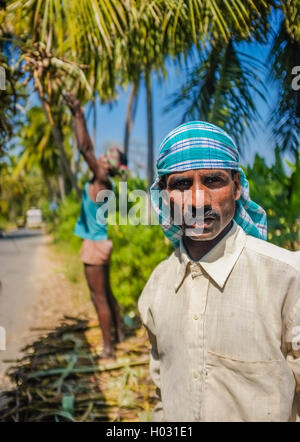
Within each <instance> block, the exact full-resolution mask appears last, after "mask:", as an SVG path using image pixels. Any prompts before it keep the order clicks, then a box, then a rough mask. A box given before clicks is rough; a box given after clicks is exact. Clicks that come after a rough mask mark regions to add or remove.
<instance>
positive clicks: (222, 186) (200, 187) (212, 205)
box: [166, 169, 241, 241]
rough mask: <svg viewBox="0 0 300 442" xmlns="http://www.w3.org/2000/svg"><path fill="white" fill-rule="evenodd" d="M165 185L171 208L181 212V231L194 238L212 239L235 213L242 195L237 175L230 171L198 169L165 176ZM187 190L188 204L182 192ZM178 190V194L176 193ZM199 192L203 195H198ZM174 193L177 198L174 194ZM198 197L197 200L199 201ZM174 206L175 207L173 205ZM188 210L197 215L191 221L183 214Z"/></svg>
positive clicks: (201, 239)
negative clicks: (199, 214) (236, 204)
mask: <svg viewBox="0 0 300 442" xmlns="http://www.w3.org/2000/svg"><path fill="white" fill-rule="evenodd" d="M166 187H167V190H168V192H169V194H171V193H172V192H173V191H177V192H175V197H173V195H174V192H173V193H172V196H171V199H170V200H171V207H172V209H173V210H172V211H173V212H174V208H176V210H179V211H181V213H182V219H183V220H184V221H183V224H182V228H183V230H184V234H185V235H188V236H189V237H191V239H193V240H195V241H207V240H212V239H214V238H215V237H216V236H218V235H219V234H220V233H221V232H222V231H223V230H224V229H225V227H226V226H227V225H228V224H229V223H230V221H231V220H232V218H233V216H234V212H235V202H236V200H238V199H239V197H240V195H241V184H240V174H239V173H235V174H234V177H232V173H231V171H230V170H225V169H198V170H189V171H186V172H176V173H172V174H170V175H168V177H167V180H166ZM187 190H189V191H190V193H189V198H188V204H187V203H185V204H184V198H183V193H184V191H187ZM178 191H180V194H179V193H178ZM199 191H200V193H201V192H202V198H199V196H198V198H197V194H198V195H199ZM176 193H177V194H178V196H179V197H176ZM199 200H200V201H199ZM175 206H176V207H175ZM187 210H189V213H191V214H192V216H196V213H197V212H196V210H198V213H202V216H200V217H198V216H197V217H196V221H195V222H194V223H193V224H190V223H187V222H186V219H184V213H185V212H186V211H187Z"/></svg>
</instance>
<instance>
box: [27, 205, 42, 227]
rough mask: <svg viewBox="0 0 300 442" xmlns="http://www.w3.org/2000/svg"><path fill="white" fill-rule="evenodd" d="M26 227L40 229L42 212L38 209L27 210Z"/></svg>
mask: <svg viewBox="0 0 300 442" xmlns="http://www.w3.org/2000/svg"><path fill="white" fill-rule="evenodd" d="M26 227H28V228H29V229H35V228H39V227H42V212H41V210H40V209H30V210H27V212H26Z"/></svg>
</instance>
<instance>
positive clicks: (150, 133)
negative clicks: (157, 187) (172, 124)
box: [145, 69, 153, 188]
mask: <svg viewBox="0 0 300 442" xmlns="http://www.w3.org/2000/svg"><path fill="white" fill-rule="evenodd" d="M145 82H146V94H147V129H148V143H147V148H148V153H147V183H148V188H149V187H150V186H151V184H152V182H153V105H152V86H151V70H150V69H147V70H146V72H145Z"/></svg>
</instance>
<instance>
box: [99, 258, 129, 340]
mask: <svg viewBox="0 0 300 442" xmlns="http://www.w3.org/2000/svg"><path fill="white" fill-rule="evenodd" d="M103 267H104V268H105V272H106V278H105V280H106V293H107V300H108V303H109V306H110V310H111V312H112V320H113V324H114V327H115V332H116V341H117V342H122V341H124V338H125V336H124V331H123V326H122V320H121V316H120V308H119V305H118V303H117V301H116V298H115V297H114V295H113V293H112V290H111V286H110V280H109V266H108V265H107V266H103Z"/></svg>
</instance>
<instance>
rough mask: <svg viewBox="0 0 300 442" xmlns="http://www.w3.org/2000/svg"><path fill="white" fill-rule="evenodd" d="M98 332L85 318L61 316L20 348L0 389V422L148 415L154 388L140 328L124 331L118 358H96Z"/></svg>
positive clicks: (144, 416) (111, 419) (124, 418)
mask: <svg viewBox="0 0 300 442" xmlns="http://www.w3.org/2000/svg"><path fill="white" fill-rule="evenodd" d="M40 332H42V330H41V329H40ZM99 333H100V332H99V328H98V327H97V326H96V325H92V324H90V323H89V321H88V320H86V319H79V318H71V317H65V319H64V321H63V322H62V324H61V325H60V326H59V327H58V328H56V329H55V330H54V331H51V332H49V333H46V334H45V333H44V334H43V335H42V336H40V337H39V338H38V339H37V340H36V341H35V342H33V343H32V344H30V345H28V346H27V347H25V348H24V349H23V350H22V351H23V354H24V356H23V357H22V358H21V359H19V360H18V361H16V362H15V363H14V365H12V366H11V367H10V368H9V370H8V372H7V374H8V376H9V378H10V380H11V381H12V382H13V384H14V385H15V387H14V388H13V389H12V390H10V391H5V392H2V393H0V421H1V422H4V421H14V422H38V421H48V422H49V421H51V422H57V421H122V420H125V421H126V420H127V421H134V420H140V418H141V420H148V418H147V416H148V412H149V409H150V406H151V405H153V401H154V389H153V386H152V383H151V381H150V379H149V376H148V352H149V348H148V343H147V339H146V336H145V333H144V331H143V330H142V329H140V328H135V329H132V330H127V334H126V335H127V336H126V340H125V341H124V342H123V343H121V344H119V345H118V347H117V351H116V354H117V359H116V360H106V361H105V362H101V361H100V363H99V360H98V359H97V352H96V351H95V344H94V343H95V341H96V340H97V343H98V341H99Z"/></svg>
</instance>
